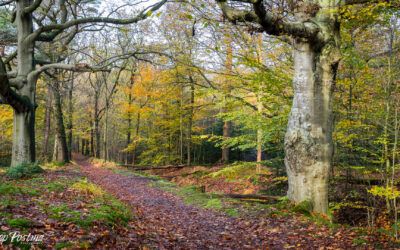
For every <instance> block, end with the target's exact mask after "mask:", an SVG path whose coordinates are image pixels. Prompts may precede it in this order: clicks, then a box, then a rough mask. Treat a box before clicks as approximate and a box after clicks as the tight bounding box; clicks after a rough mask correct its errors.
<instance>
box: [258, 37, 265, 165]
mask: <svg viewBox="0 0 400 250" xmlns="http://www.w3.org/2000/svg"><path fill="white" fill-rule="evenodd" d="M261 43H262V33H260V34H259V38H258V44H257V61H258V63H259V64H262V51H261ZM263 87H264V86H263V84H262V83H261V84H260V85H259V88H260V89H259V90H258V96H257V102H258V103H257V112H258V116H259V118H260V119H261V116H262V112H263V105H262V96H263V90H262V89H263ZM259 126H261V124H259ZM262 137H263V135H262V130H261V128H258V129H257V173H260V172H261V161H262Z"/></svg>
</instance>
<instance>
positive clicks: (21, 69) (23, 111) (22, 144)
mask: <svg viewBox="0 0 400 250" xmlns="http://www.w3.org/2000/svg"><path fill="white" fill-rule="evenodd" d="M31 2H32V1H31V0H20V1H17V2H16V7H17V8H16V9H17V11H16V20H17V28H18V56H17V60H18V70H17V78H19V79H26V76H27V75H28V74H29V73H30V72H31V71H32V69H33V48H34V46H35V45H34V43H33V42H30V41H27V39H25V38H26V37H27V36H29V35H30V34H31V33H32V31H33V23H32V15H31V14H24V9H25V8H26V7H28V6H30V4H31ZM35 85H36V82H33V81H28V82H27V84H24V86H23V87H22V88H21V89H20V90H19V91H17V94H19V95H20V96H23V98H24V99H25V101H24V103H23V105H21V106H23V107H21V108H20V109H15V108H14V128H13V133H14V134H13V136H14V138H13V150H12V159H11V166H12V167H14V166H17V165H18V164H20V163H22V162H34V161H35V159H36V158H35V154H36V152H35Z"/></svg>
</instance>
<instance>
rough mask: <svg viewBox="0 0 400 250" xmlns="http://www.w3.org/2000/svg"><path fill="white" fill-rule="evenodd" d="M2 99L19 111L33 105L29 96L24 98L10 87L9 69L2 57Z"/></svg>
mask: <svg viewBox="0 0 400 250" xmlns="http://www.w3.org/2000/svg"><path fill="white" fill-rule="evenodd" d="M0 99H1V102H2V103H3V104H9V105H11V106H12V107H13V108H14V109H15V110H16V111H17V112H22V111H24V110H26V109H29V108H31V107H32V104H31V103H30V101H29V100H28V99H27V98H23V97H21V96H20V95H18V94H17V93H16V92H15V91H13V90H12V89H11V88H10V84H9V80H8V77H7V71H6V67H5V64H4V62H3V60H2V59H1V57H0Z"/></svg>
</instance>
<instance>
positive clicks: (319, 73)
mask: <svg viewBox="0 0 400 250" xmlns="http://www.w3.org/2000/svg"><path fill="white" fill-rule="evenodd" d="M337 32H338V31H337ZM321 47H322V48H320V49H318V46H317V48H316V46H315V45H313V44H311V43H309V42H304V41H301V40H298V41H296V42H295V45H294V51H295V52H294V53H295V54H294V63H295V75H294V78H293V91H294V99H293V106H292V109H291V113H290V116H289V122H288V127H287V133H286V136H285V165H286V170H287V174H288V181H289V190H288V193H287V196H288V198H289V199H290V200H292V201H295V202H297V203H299V202H302V201H309V202H310V203H311V205H312V207H313V210H315V211H318V212H323V213H326V212H327V211H328V177H329V169H330V166H331V158H332V93H333V88H334V83H335V74H336V70H337V65H338V61H339V58H340V53H339V48H338V46H336V45H335V43H334V40H333V41H332V43H327V44H322V45H321Z"/></svg>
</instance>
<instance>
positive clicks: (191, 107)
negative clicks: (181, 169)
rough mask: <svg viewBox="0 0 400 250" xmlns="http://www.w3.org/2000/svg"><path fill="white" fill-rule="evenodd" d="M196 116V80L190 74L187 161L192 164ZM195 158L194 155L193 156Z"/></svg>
mask: <svg viewBox="0 0 400 250" xmlns="http://www.w3.org/2000/svg"><path fill="white" fill-rule="evenodd" d="M193 116H194V81H193V78H192V76H190V107H189V124H188V139H187V162H186V164H187V165H188V166H190V165H191V164H192V158H191V157H192V126H193ZM193 158H194V157H193Z"/></svg>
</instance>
